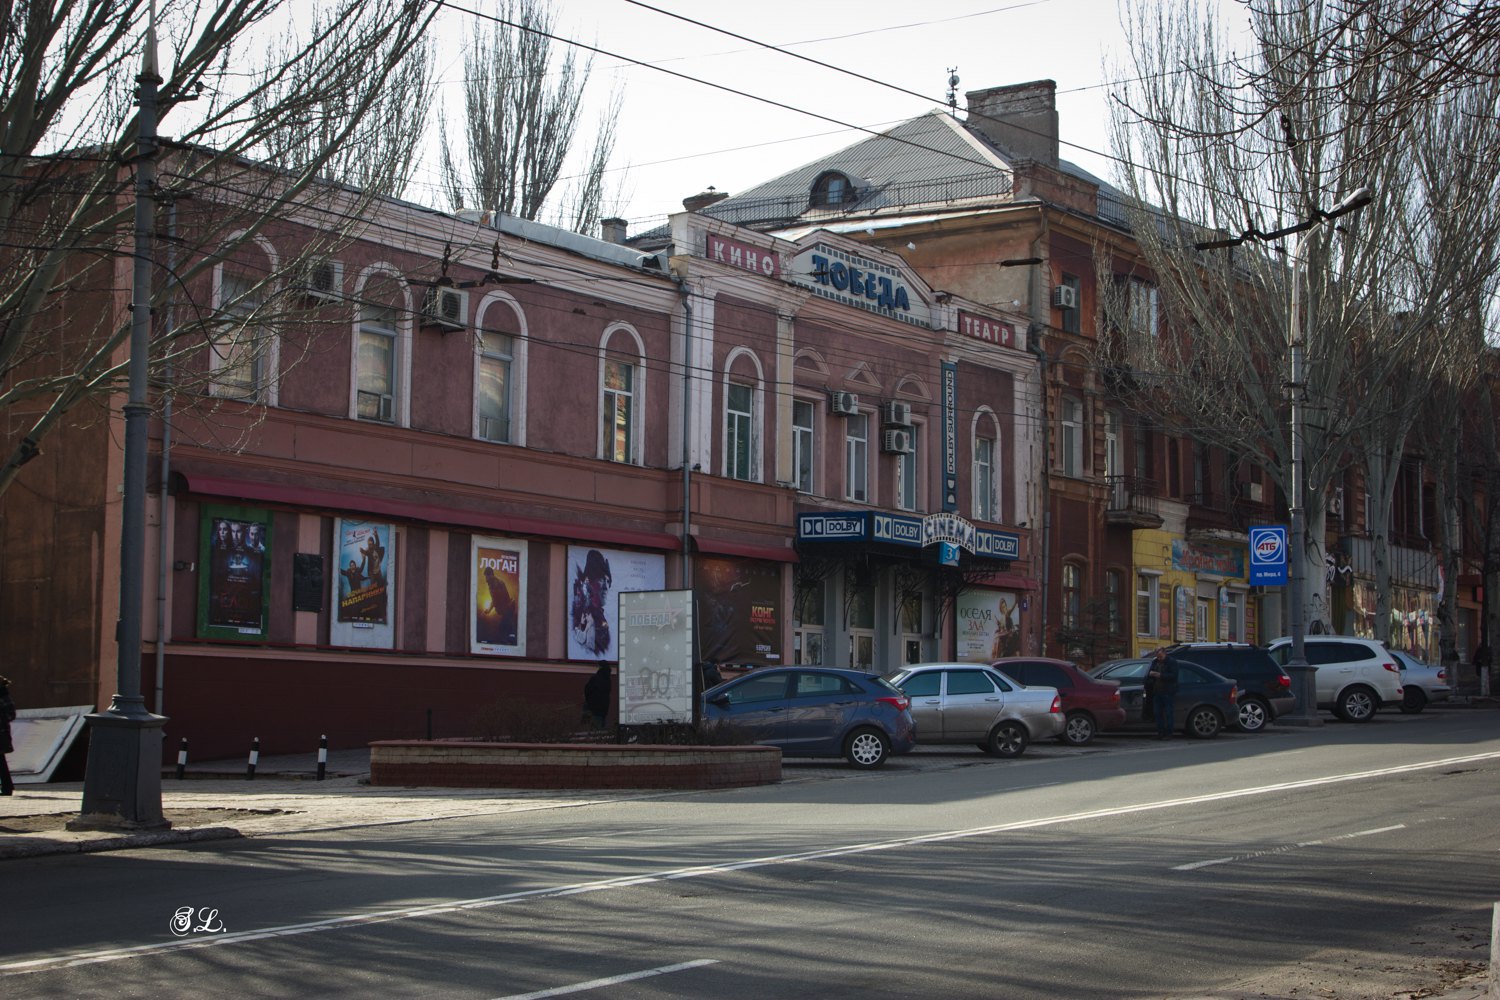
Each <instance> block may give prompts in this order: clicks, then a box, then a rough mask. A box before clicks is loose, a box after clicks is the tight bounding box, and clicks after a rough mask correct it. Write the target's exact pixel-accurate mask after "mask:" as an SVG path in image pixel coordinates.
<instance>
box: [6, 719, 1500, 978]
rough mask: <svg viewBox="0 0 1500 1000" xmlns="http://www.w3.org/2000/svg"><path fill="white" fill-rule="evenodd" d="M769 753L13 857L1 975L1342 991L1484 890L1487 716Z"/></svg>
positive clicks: (1387, 971) (1460, 931)
mask: <svg viewBox="0 0 1500 1000" xmlns="http://www.w3.org/2000/svg"><path fill="white" fill-rule="evenodd" d="M787 771H788V774H789V777H790V779H791V780H789V781H787V782H786V783H784V784H782V785H780V786H773V787H764V788H755V789H742V790H736V791H728V792H716V793H706V794H690V795H667V796H659V797H645V798H641V799H635V800H628V801H618V802H611V803H605V804H594V805H588V806H584V807H579V808H574V809H557V810H548V811H540V812H526V813H513V814H507V815H505V816H503V817H493V816H490V817H485V816H480V817H466V818H462V819H447V820H436V821H432V822H425V823H416V824H404V825H400V826H387V827H372V828H368V829H355V830H342V831H333V832H327V831H325V832H320V833H307V834H297V835H288V836H283V837H274V838H257V839H254V840H250V841H229V842H221V843H215V844H205V845H197V846H188V847H182V848H160V847H158V848H151V849H147V850H138V851H119V852H109V853H104V854H96V855H81V856H80V855H67V856H59V857H49V858H37V859H19V860H12V861H9V862H7V863H6V865H5V867H4V870H3V882H0V885H3V887H4V898H5V900H6V904H5V905H4V906H3V907H0V910H3V913H0V995H4V996H18V997H51V996H59V997H62V996H67V997H96V996H97V997H105V996H108V997H159V996H172V997H179V996H180V997H213V996H226V997H227V996H235V997H262V996H264V997H301V996H318V997H361V998H369V997H442V998H450V997H451V998H455V1000H458V998H462V1000H471V998H480V1000H499V998H510V1000H518V998H521V997H527V998H539V997H543V996H593V997H610V998H617V997H623V998H656V997H715V998H724V1000H737V998H768V997H775V998H801V997H809V998H817V1000H829V998H841V997H861V998H868V997H945V998H946V997H953V998H961V997H975V998H979V997H985V998H991V997H1005V998H1022V1000H1025V998H1044V997H1045V998H1059V997H1068V998H1073V997H1076V998H1095V997H1097V998H1112V997H1173V998H1185V997H1202V996H1215V997H1224V998H1230V997H1246V998H1249V997H1262V996H1295V997H1305V996H1313V997H1325V998H1331V1000H1346V998H1347V1000H1353V998H1356V997H1395V996H1409V995H1411V993H1412V992H1413V991H1421V990H1427V989H1432V988H1434V987H1437V986H1439V985H1441V983H1442V981H1443V979H1444V977H1451V976H1453V975H1456V974H1458V972H1460V971H1462V970H1463V967H1464V965H1465V963H1466V962H1467V964H1468V971H1474V970H1476V969H1478V968H1479V967H1480V966H1479V964H1478V963H1479V962H1482V961H1483V960H1484V959H1485V958H1486V957H1487V945H1488V936H1489V926H1490V912H1491V907H1492V905H1493V903H1494V902H1496V901H1497V900H1500V781H1497V776H1500V713H1492V712H1461V711H1448V712H1441V713H1440V712H1429V713H1425V714H1423V715H1421V716H1411V717H1407V716H1399V715H1394V714H1382V715H1381V716H1379V717H1377V719H1376V721H1375V722H1373V723H1371V724H1369V725H1364V726H1350V725H1341V724H1338V723H1330V724H1329V725H1327V726H1325V727H1323V728H1321V729H1317V730H1311V731H1302V730H1286V729H1279V728H1278V729H1274V730H1271V731H1268V732H1266V733H1262V734H1259V735H1255V736H1246V735H1239V734H1230V735H1226V736H1224V737H1221V738H1220V739H1217V740H1213V741H1208V742H1191V741H1182V740H1177V741H1173V742H1171V743H1165V744H1163V743H1156V742H1153V741H1150V740H1147V739H1142V738H1139V737H1117V738H1109V737H1106V738H1104V739H1102V740H1101V741H1100V744H1099V746H1098V747H1097V748H1089V749H1085V750H1074V749H1067V748H1063V747H1059V746H1055V745H1054V746H1042V747H1035V748H1033V749H1032V750H1031V751H1029V752H1028V754H1027V756H1026V757H1024V758H1022V759H1020V760H1017V761H1000V760H994V759H990V758H986V757H984V756H982V755H980V754H978V753H977V752H976V751H973V750H969V749H966V748H953V749H952V750H942V751H927V752H924V753H921V754H919V755H913V756H912V757H907V758H897V759H895V760H893V761H892V762H891V765H890V766H888V767H887V768H886V769H884V770H882V771H880V772H874V773H860V774H853V773H850V772H849V771H848V770H847V769H846V768H844V767H842V766H841V765H839V764H836V763H811V762H800V763H789V764H788V765H787ZM184 910H190V913H188V914H187V916H186V917H185V918H182V917H178V915H179V914H181V913H183V911H184ZM174 917H175V918H177V919H179V920H185V923H184V924H183V925H182V926H179V927H177V928H176V930H179V931H181V932H182V933H181V934H180V935H177V934H174V933H173V927H172V926H171V925H172V924H173V921H174ZM1403 991H1405V992H1403ZM1418 995H1422V994H1420V993H1418Z"/></svg>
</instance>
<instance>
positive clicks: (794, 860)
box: [0, 751, 1500, 976]
mask: <svg viewBox="0 0 1500 1000" xmlns="http://www.w3.org/2000/svg"><path fill="white" fill-rule="evenodd" d="M1495 759H1500V751H1494V752H1491V753H1480V754H1470V755H1467V756H1464V757H1445V758H1443V759H1442V760H1434V761H1428V762H1426V763H1416V764H1402V765H1399V766H1397V767H1382V768H1377V769H1375V770H1373V771H1356V772H1353V773H1350V774H1338V775H1330V776H1328V777H1326V778H1305V779H1303V780H1301V781H1283V782H1278V783H1277V784H1274V785H1259V786H1256V787H1254V788H1241V789H1237V790H1235V791H1228V792H1211V793H1208V794H1205V795H1190V796H1186V797H1184V798H1179V799H1162V800H1160V801H1157V802H1142V803H1139V804H1137V805H1133V806H1116V807H1114V808H1110V809H1093V810H1089V811H1087V812H1078V813H1067V814H1064V815H1061V816H1044V817H1042V818H1040V819H1030V820H1019V821H1017V822H1014V823H997V824H995V825H993V826H980V827H973V828H970V829H967V830H947V831H944V832H941V833H927V834H920V835H918V836H914V837H898V838H896V839H893V840H876V841H870V842H868V843H863V844H846V845H843V846H840V847H828V848H823V849H821V850H816V851H803V852H800V853H797V854H776V855H770V856H768V857H761V858H746V859H744V860H741V861H730V862H725V863H723V864H717V865H698V866H694V867H690V868H677V869H670V870H667V871H660V872H649V873H646V874H642V875H626V876H621V877H619V878H611V879H600V880H598V881H595V882H583V883H579V884H577V885H563V886H547V887H543V888H538V889H526V890H522V891H520V892H507V893H502V894H500V895H496V896H481V897H479V898H476V899H464V900H455V901H453V902H451V903H445V904H442V905H437V906H416V907H408V908H406V909H399V910H378V911H376V912H373V913H355V914H350V915H348V916H343V917H329V918H328V919H326V920H314V921H311V922H309V923H305V924H287V925H283V926H280V927H266V928H263V929H261V930H258V931H239V932H235V933H228V934H215V935H213V936H212V937H201V938H187V939H184V940H180V941H162V942H157V943H154V944H143V945H136V946H134V947H130V948H111V949H105V950H102V951H84V952H75V953H73V954H71V955H62V956H58V957H49V958H34V959H30V960H28V961H24V962H10V963H7V964H4V965H0V976H15V975H23V974H26V973H31V972H42V971H49V970H53V969H68V968H74V967H77V966H80V965H95V964H98V963H100V962H117V961H119V960H121V959H126V958H139V957H142V956H145V955H164V954H170V953H172V952H178V951H189V950H192V949H195V948H214V947H219V946H222V945H232V944H244V943H246V942H249V941H261V940H267V939H271V938H282V937H295V936H297V935H300V934H312V933H315V932H318V931H331V930H340V929H342V928H346V927H365V926H369V925H371V924H381V923H389V922H390V921H393V920H413V919H422V918H425V917H436V916H441V915H443V914H448V913H462V912H463V911H465V910H483V909H488V908H490V907H492V906H506V905H508V904H510V903H517V902H523V901H525V900H529V899H557V898H559V897H562V896H575V895H580V894H583V893H589V892H604V891H607V890H611V889H624V888H629V887H630V886H636V885H649V884H651V883H654V882H667V881H673V880H676V879H687V878H702V877H704V876H707V875H721V874H723V873H725V872H735V871H746V870H749V869H753V868H769V867H771V866H773V865H785V864H798V863H802V862H807V861H820V860H823V859H825V858H837V857H847V856H850V855H855V854H870V853H873V852H875V851H890V850H897V849H900V848H903V847H917V846H921V845H923V844H941V843H946V842H948V841H953V840H966V839H969V838H971V837H984V836H989V835H991V834H996V833H1009V832H1012V831H1015V830H1035V829H1039V828H1041V827H1047V826H1058V825H1061V824H1064V823H1075V822H1080V821H1083V820H1092V819H1107V818H1109V817H1113V816H1129V815H1131V814H1134V813H1145V812H1155V811H1157V810H1160V809H1176V808H1178V807H1179V806H1188V805H1200V804H1202V803H1205V802H1223V801H1226V800H1228V799H1240V798H1249V797H1251V796H1256V795H1272V794H1275V793H1277V792H1287V791H1297V790H1300V789H1304V788H1318V787H1322V786H1325V785H1337V784H1343V783H1345V782H1350V781H1362V780H1365V779H1367V778H1382V777H1388V776H1390V775H1394V774H1410V773H1412V772H1414V771H1427V770H1431V769H1433V768H1438V767H1451V766H1452V765H1454V764H1468V763H1473V762H1477V761H1484V760H1495Z"/></svg>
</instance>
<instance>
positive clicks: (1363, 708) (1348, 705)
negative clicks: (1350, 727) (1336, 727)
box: [1334, 687, 1380, 722]
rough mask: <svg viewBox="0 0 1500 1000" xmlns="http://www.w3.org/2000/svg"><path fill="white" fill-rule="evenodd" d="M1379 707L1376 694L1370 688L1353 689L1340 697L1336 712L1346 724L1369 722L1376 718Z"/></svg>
mask: <svg viewBox="0 0 1500 1000" xmlns="http://www.w3.org/2000/svg"><path fill="white" fill-rule="evenodd" d="M1379 707H1380V703H1379V702H1377V701H1376V700H1375V693H1374V692H1373V691H1371V690H1370V689H1369V688H1367V687H1352V688H1350V689H1349V690H1347V691H1345V692H1344V693H1343V694H1341V695H1339V702H1338V705H1337V706H1336V707H1335V709H1334V711H1335V712H1337V713H1338V717H1339V718H1341V719H1343V720H1344V721H1345V722H1369V721H1370V720H1371V719H1373V718H1374V717H1375V710H1376V709H1377V708H1379Z"/></svg>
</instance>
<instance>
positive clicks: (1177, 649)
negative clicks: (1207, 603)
mask: <svg viewBox="0 0 1500 1000" xmlns="http://www.w3.org/2000/svg"><path fill="white" fill-rule="evenodd" d="M1167 652H1169V653H1173V654H1175V655H1176V656H1178V657H1179V658H1181V659H1184V660H1188V661H1191V662H1193V663H1196V664H1198V665H1199V666H1200V667H1207V668H1208V669H1210V670H1212V671H1213V672H1214V673H1216V674H1222V675H1223V676H1225V677H1228V678H1229V679H1230V680H1232V681H1234V682H1235V684H1236V685H1237V686H1238V687H1239V691H1240V697H1239V709H1240V716H1239V720H1238V722H1237V723H1236V724H1237V725H1238V726H1239V728H1240V729H1242V730H1243V731H1245V732H1247V733H1258V732H1260V731H1261V730H1262V729H1264V728H1266V726H1268V725H1269V724H1270V723H1272V722H1273V721H1275V719H1276V717H1277V716H1278V715H1282V714H1284V713H1286V712H1290V711H1291V710H1292V709H1294V708H1296V707H1297V696H1296V694H1294V693H1293V692H1292V678H1291V677H1290V676H1289V675H1288V674H1287V672H1286V671H1285V670H1284V669H1282V666H1281V664H1279V663H1277V662H1276V660H1275V659H1274V658H1273V657H1272V656H1271V654H1270V653H1269V652H1267V651H1266V649H1265V648H1264V647H1261V646H1252V645H1250V644H1248V643H1243V642H1185V643H1182V644H1180V645H1177V646H1173V647H1171V648H1170V649H1168V650H1167Z"/></svg>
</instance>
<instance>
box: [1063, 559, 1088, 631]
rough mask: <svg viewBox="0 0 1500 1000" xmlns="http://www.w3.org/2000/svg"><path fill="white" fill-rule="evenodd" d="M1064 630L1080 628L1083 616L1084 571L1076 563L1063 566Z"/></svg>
mask: <svg viewBox="0 0 1500 1000" xmlns="http://www.w3.org/2000/svg"><path fill="white" fill-rule="evenodd" d="M1062 604H1063V606H1062V623H1063V628H1072V629H1076V628H1078V623H1079V621H1080V620H1081V619H1082V616H1083V570H1082V568H1080V567H1079V566H1077V565H1076V564H1074V563H1065V564H1063V578H1062Z"/></svg>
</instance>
